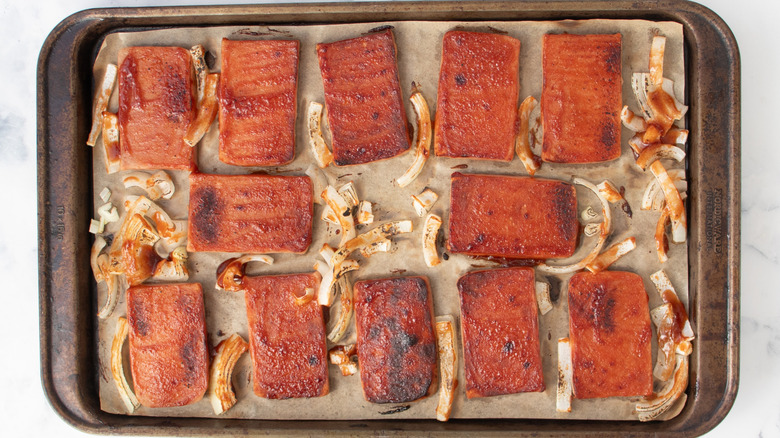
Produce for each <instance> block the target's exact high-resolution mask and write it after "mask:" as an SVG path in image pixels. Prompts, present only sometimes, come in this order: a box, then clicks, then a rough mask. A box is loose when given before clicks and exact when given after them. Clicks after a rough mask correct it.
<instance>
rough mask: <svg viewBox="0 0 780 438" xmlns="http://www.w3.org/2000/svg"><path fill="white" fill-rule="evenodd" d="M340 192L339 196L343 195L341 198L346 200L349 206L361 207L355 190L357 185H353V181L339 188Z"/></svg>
mask: <svg viewBox="0 0 780 438" xmlns="http://www.w3.org/2000/svg"><path fill="white" fill-rule="evenodd" d="M338 192H339V195H341V197H342V198H344V201H346V202H347V205H349V206H350V207H357V206H358V205H360V198H358V195H357V190H356V189H355V184H353V183H352V181H350V182H348V183H346V184H344V185H343V186H341V187H339V189H338Z"/></svg>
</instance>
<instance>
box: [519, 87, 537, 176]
mask: <svg viewBox="0 0 780 438" xmlns="http://www.w3.org/2000/svg"><path fill="white" fill-rule="evenodd" d="M536 104H537V101H536V99H535V98H534V97H533V96H528V97H526V98H525V100H523V103H521V104H520V108H519V109H518V110H517V118H518V121H519V123H520V127H519V131H520V132H518V134H517V139H516V140H515V152H516V153H517V156H518V157H519V158H520V161H522V163H523V166H525V170H526V171H527V172H528V174H529V175H531V176H534V174H535V173H536V171H537V170H539V167H540V165H541V160H540V159H539V157H537V156H536V155H534V153H533V152H532V151H531V144H530V142H529V139H528V134H529V124H530V117H531V112H532V111H533V110H534V108H535V107H536Z"/></svg>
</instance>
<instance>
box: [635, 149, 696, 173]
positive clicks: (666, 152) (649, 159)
mask: <svg viewBox="0 0 780 438" xmlns="http://www.w3.org/2000/svg"><path fill="white" fill-rule="evenodd" d="M662 158H671V159H673V160H675V161H677V162H680V161H682V160H683V159H684V158H685V151H683V150H682V149H680V148H678V147H677V146H674V145H671V144H663V143H655V144H652V145H650V146H648V147H646V148H644V149H643V150H642V152H641V153H640V154H639V158H637V159H636V165H637V166H639V168H640V169H642V170H647V166H649V165H650V164H652V163H654V162H655V161H656V160H660V159H662Z"/></svg>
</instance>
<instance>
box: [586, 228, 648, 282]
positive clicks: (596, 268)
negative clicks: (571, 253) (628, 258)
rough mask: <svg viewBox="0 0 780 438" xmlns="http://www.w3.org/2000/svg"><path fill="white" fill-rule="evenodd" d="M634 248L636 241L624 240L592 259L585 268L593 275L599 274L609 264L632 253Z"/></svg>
mask: <svg viewBox="0 0 780 438" xmlns="http://www.w3.org/2000/svg"><path fill="white" fill-rule="evenodd" d="M635 248H636V239H635V238H633V237H629V238H628V239H625V240H623V241H621V242H619V243H616V244H614V245H612V246H610V247H609V248H607V250H605V251H604V252H602V253H601V254H599V255H598V257H596V258H595V259H593V261H592V262H590V263H588V265H587V266H585V267H586V268H587V269H588V270H589V271H590V272H593V273H594V274H595V273H597V272H601V271H603V270H605V269H607V268H608V267H609V266H610V265H611V264H613V263H615V262H616V261H618V259H620V258H621V257H623V256H624V255H626V254H628V253H629V252H631V251H633V250H634V249H635Z"/></svg>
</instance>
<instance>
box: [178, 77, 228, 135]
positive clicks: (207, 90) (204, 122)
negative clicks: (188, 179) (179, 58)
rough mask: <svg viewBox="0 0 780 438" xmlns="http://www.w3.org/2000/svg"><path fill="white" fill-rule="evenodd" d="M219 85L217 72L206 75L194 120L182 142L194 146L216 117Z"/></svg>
mask: <svg viewBox="0 0 780 438" xmlns="http://www.w3.org/2000/svg"><path fill="white" fill-rule="evenodd" d="M218 85H219V74H218V73H213V74H210V75H208V76H206V83H205V87H204V89H203V93H204V94H203V97H202V100H200V101H199V105H198V114H197V115H196V116H195V120H194V121H193V122H192V123H190V126H189V128H187V133H186V134H185V135H184V142H185V143H187V144H188V145H189V146H190V147H194V146H195V145H196V144H198V142H199V141H200V140H201V139H202V138H203V136H204V135H206V133H207V132H208V131H209V128H210V127H211V124H212V123H214V119H215V118H216V117H217V107H218V106H219V103H218V99H217V86H218Z"/></svg>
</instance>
